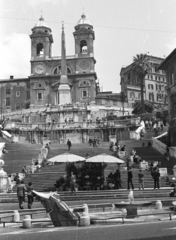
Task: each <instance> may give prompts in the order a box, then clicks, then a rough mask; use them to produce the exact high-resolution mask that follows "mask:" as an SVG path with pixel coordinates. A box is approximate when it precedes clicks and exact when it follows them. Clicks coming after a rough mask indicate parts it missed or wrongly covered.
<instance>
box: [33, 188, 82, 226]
mask: <svg viewBox="0 0 176 240" xmlns="http://www.w3.org/2000/svg"><path fill="white" fill-rule="evenodd" d="M33 193H34V195H35V196H36V197H37V199H38V200H39V201H40V202H41V204H42V205H43V206H44V208H45V209H46V212H47V213H49V215H50V217H51V220H52V222H53V225H54V226H55V227H60V226H77V225H78V217H77V216H76V214H74V213H73V212H72V211H71V209H70V208H69V207H68V206H67V204H66V203H65V202H63V201H61V199H60V195H59V194H57V193H53V192H50V193H47V194H46V193H39V192H36V191H33Z"/></svg>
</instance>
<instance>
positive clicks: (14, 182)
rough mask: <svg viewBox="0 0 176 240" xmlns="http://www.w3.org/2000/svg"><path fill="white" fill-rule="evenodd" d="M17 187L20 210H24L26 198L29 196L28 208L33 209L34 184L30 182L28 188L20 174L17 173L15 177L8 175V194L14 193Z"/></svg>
mask: <svg viewBox="0 0 176 240" xmlns="http://www.w3.org/2000/svg"><path fill="white" fill-rule="evenodd" d="M15 186H17V197H18V203H19V208H20V209H23V208H24V207H23V203H24V202H25V196H26V195H27V200H28V203H27V204H28V208H29V209H31V207H32V204H33V201H34V194H33V192H32V190H34V189H33V186H32V182H29V183H28V185H27V186H26V185H25V184H24V181H23V179H21V178H20V175H19V173H16V175H15V176H12V175H8V193H12V192H13V188H14V187H15Z"/></svg>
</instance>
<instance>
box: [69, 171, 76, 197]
mask: <svg viewBox="0 0 176 240" xmlns="http://www.w3.org/2000/svg"><path fill="white" fill-rule="evenodd" d="M75 184H76V177H75V175H73V172H71V176H70V185H71V194H73V193H74V194H75V195H76V189H75Z"/></svg>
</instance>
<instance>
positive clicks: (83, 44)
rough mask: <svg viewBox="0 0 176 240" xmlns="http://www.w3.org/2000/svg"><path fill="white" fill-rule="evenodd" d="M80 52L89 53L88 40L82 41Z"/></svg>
mask: <svg viewBox="0 0 176 240" xmlns="http://www.w3.org/2000/svg"><path fill="white" fill-rule="evenodd" d="M80 52H81V53H83V54H86V53H87V42H86V41H85V40H82V41H81V42H80Z"/></svg>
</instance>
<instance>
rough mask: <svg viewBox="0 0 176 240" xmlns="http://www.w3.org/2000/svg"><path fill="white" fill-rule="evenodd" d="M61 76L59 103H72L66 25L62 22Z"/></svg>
mask: <svg viewBox="0 0 176 240" xmlns="http://www.w3.org/2000/svg"><path fill="white" fill-rule="evenodd" d="M61 41H62V42H61V52H62V55H61V77H60V85H59V88H58V91H59V104H60V105H64V104H70V103H71V92H70V86H69V81H68V77H67V64H66V48H65V32H64V25H63V23H62V39H61Z"/></svg>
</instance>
